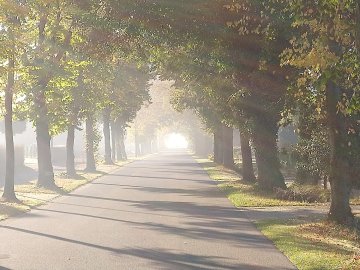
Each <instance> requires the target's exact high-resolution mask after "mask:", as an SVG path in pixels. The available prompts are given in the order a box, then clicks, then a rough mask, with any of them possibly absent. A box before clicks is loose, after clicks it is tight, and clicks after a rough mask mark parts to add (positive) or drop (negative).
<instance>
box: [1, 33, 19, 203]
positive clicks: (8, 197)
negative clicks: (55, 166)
mask: <svg viewBox="0 0 360 270" xmlns="http://www.w3.org/2000/svg"><path fill="white" fill-rule="evenodd" d="M9 36H10V39H11V41H12V42H14V38H13V35H12V30H11V29H9ZM13 49H14V48H13ZM14 58H15V56H14V52H12V54H11V56H10V57H9V64H8V68H9V70H8V72H7V74H8V78H7V86H6V89H5V110H6V114H5V144H6V172H5V185H4V193H3V195H2V198H3V199H4V200H5V201H15V202H17V201H18V200H17V198H16V195H15V191H14V184H15V183H14V171H15V149H14V133H13V104H12V103H13V90H14V84H15V71H14V69H15V60H14Z"/></svg>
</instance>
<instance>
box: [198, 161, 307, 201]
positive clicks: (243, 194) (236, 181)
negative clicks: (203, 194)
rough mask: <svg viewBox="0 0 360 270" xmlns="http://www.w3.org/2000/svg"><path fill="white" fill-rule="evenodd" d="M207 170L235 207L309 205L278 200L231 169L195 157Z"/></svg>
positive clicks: (271, 193)
mask: <svg viewBox="0 0 360 270" xmlns="http://www.w3.org/2000/svg"><path fill="white" fill-rule="evenodd" d="M197 161H198V162H199V163H200V164H201V165H202V166H203V168H204V169H205V170H206V171H207V173H208V174H209V176H210V178H211V179H213V180H215V181H217V182H218V186H219V188H220V189H221V190H223V191H224V193H225V194H226V196H227V197H228V198H229V199H230V201H231V202H232V203H233V204H234V205H235V206H236V207H267V206H301V205H304V206H305V205H311V204H309V203H306V202H298V201H287V200H279V199H277V198H275V196H274V194H273V192H268V191H264V190H262V189H260V188H259V187H258V186H257V185H256V184H249V183H246V182H244V181H242V180H241V176H239V174H238V173H236V172H234V171H233V170H230V169H227V168H224V167H222V166H217V165H216V164H215V163H214V162H211V161H209V160H208V159H197Z"/></svg>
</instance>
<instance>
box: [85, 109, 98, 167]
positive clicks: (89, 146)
mask: <svg viewBox="0 0 360 270" xmlns="http://www.w3.org/2000/svg"><path fill="white" fill-rule="evenodd" d="M94 141H95V134H94V119H93V116H91V115H88V116H87V118H86V169H85V170H86V171H88V172H95V171H96V162H95V149H94V146H95V145H94Z"/></svg>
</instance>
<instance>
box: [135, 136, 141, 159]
mask: <svg viewBox="0 0 360 270" xmlns="http://www.w3.org/2000/svg"><path fill="white" fill-rule="evenodd" d="M140 155H141V149H140V142H139V135H138V134H137V131H136V130H135V157H139V156H140Z"/></svg>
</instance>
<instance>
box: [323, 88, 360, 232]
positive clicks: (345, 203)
mask: <svg viewBox="0 0 360 270" xmlns="http://www.w3.org/2000/svg"><path fill="white" fill-rule="evenodd" d="M340 99H341V90H340V88H339V87H338V86H337V85H335V84H334V83H333V82H331V81H330V82H328V85H327V89H326V107H327V108H326V111H327V125H328V130H329V140H330V148H331V160H330V174H329V182H330V185H331V205H330V211H329V214H328V217H329V219H330V220H333V221H335V222H337V223H340V224H346V225H354V222H355V219H354V215H353V214H352V212H351V207H350V193H351V189H352V177H351V171H352V170H353V168H352V166H351V161H350V160H351V157H350V154H349V152H350V151H349V149H347V146H348V140H347V129H346V126H345V118H344V117H343V116H342V115H341V113H338V111H337V105H338V102H339V101H340Z"/></svg>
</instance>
